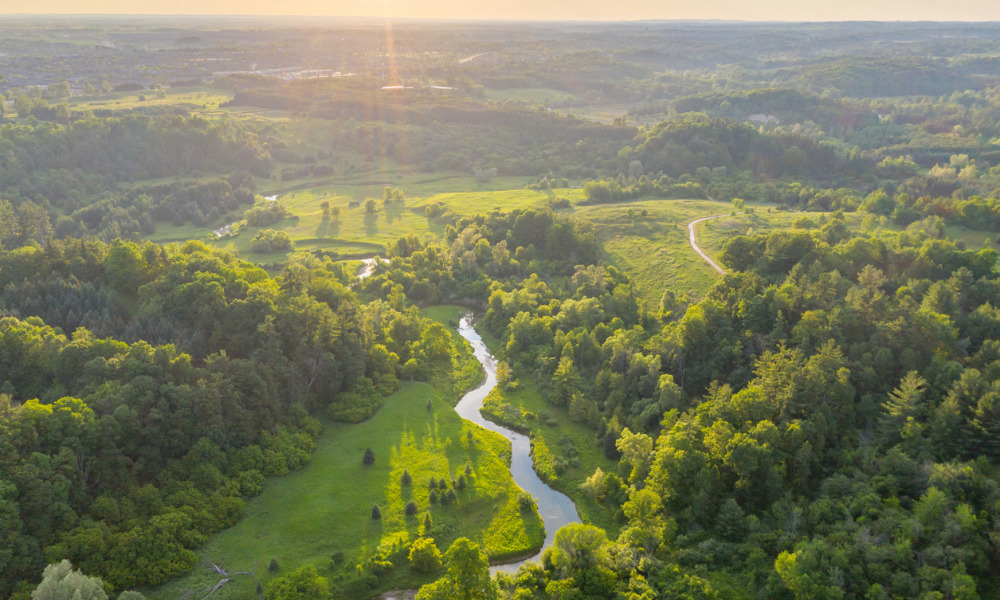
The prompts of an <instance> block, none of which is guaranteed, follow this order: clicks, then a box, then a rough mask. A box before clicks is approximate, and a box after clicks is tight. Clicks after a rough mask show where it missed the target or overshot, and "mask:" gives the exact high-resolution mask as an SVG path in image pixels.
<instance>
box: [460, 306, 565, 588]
mask: <svg viewBox="0 0 1000 600" xmlns="http://www.w3.org/2000/svg"><path fill="white" fill-rule="evenodd" d="M458 332H459V334H461V336H462V337H464V338H465V339H466V340H468V342H469V343H470V344H471V345H472V351H473V353H474V354H475V355H476V359H477V360H478V361H479V362H480V364H482V365H483V369H484V370H485V371H486V380H485V381H483V383H482V384H481V385H480V386H479V387H477V388H476V389H474V390H472V391H470V392H469V393H467V394H466V395H464V396H462V399H461V400H459V402H458V405H456V406H455V411H456V412H457V413H458V414H459V415H461V416H462V418H464V419H467V420H469V421H472V422H473V423H475V424H477V425H479V426H481V427H484V428H486V429H489V430H490V431H495V432H497V433H499V434H500V435H502V436H504V437H505V438H507V439H508V440H510V446H511V458H510V473H511V475H512V476H513V477H514V483H516V484H517V485H519V486H520V487H521V489H522V490H524V491H526V492H528V493H529V494H531V495H532V496H534V498H535V501H536V502H538V514H540V515H541V517H542V521H543V522H544V523H545V544H544V545H543V546H542V548H541V550H539V551H538V552H537V553H536V554H534V555H532V556H529V557H527V558H525V559H522V560H519V561H517V562H511V563H507V564H502V565H492V566H491V567H490V571H491V572H493V573H496V572H497V571H503V572H505V573H514V572H516V571H517V568H518V567H520V566H521V565H522V564H524V563H525V562H528V561H529V560H535V559H537V558H538V556H539V555H540V554H541V553H542V551H543V550H545V549H546V548H548V547H549V546H551V545H552V540H553V539H554V538H555V535H556V530H558V529H559V528H560V527H562V526H563V525H566V524H567V523H579V522H580V515H578V514H577V512H576V505H574V504H573V501H572V500H570V499H569V497H568V496H566V495H565V494H563V493H561V492H557V491H556V490H554V489H552V488H550V487H549V486H548V485H546V484H545V483H544V482H543V481H542V480H541V479H539V478H538V475H537V474H536V473H535V470H534V469H533V468H532V465H531V440H530V439H529V438H528V436H526V435H524V434H521V433H518V432H516V431H512V430H510V429H507V428H506V427H502V426H500V425H497V424H496V423H494V422H493V421H488V420H487V419H486V417H484V416H483V415H482V413H481V412H480V409H481V408H482V407H483V400H485V399H486V396H487V395H489V393H490V392H491V391H492V390H493V388H494V387H496V385H497V364H496V359H495V358H493V356H492V355H491V354H490V352H489V350H487V349H486V344H484V343H483V339H482V338H481V337H480V336H479V334H478V333H476V330H475V329H474V328H473V326H472V317H471V316H469V315H466V316H465V317H463V318H462V321H461V322H460V323H459V326H458Z"/></svg>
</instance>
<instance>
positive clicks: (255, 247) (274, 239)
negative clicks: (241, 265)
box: [250, 229, 292, 254]
mask: <svg viewBox="0 0 1000 600" xmlns="http://www.w3.org/2000/svg"><path fill="white" fill-rule="evenodd" d="M291 249H292V238H291V237H290V236H289V235H288V234H287V233H285V232H284V231H276V230H274V229H261V230H260V231H258V232H257V235H255V236H254V237H253V240H251V242H250V251H251V252H258V253H264V254H266V253H268V252H286V251H288V250H291Z"/></svg>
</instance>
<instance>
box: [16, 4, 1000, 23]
mask: <svg viewBox="0 0 1000 600" xmlns="http://www.w3.org/2000/svg"><path fill="white" fill-rule="evenodd" d="M3 13H7V14H18V13H21V14H23V13H33V14H43V13H55V14H211V15H322V16H365V17H379V18H383V17H397V18H430V19H477V20H478V19H504V20H511V19H512V20H594V21H632V20H646V19H722V20H747V21H775V20H777V21H847V20H852V21H853V20H866V21H867V20H875V21H899V20H902V21H920V20H929V21H1000V0H963V1H962V2H955V3H950V2H942V1H941V0H832V1H830V0H827V1H824V2H811V1H810V0H614V1H608V0H542V1H539V0H487V1H485V2H482V1H478V2H477V1H476V0H277V1H276V0H32V2H12V1H8V0H2V1H0V14H3Z"/></svg>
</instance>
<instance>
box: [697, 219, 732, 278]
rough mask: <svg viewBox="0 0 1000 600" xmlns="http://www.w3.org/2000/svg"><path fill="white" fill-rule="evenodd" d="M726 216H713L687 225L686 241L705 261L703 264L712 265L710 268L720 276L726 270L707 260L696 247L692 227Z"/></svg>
mask: <svg viewBox="0 0 1000 600" xmlns="http://www.w3.org/2000/svg"><path fill="white" fill-rule="evenodd" d="M726 216H728V215H715V216H714V217H702V218H700V219H695V220H694V221H691V222H690V223H688V240H689V241H690V242H691V247H692V248H694V251H695V252H697V253H698V254H700V255H701V257H702V258H704V259H705V262H707V263H708V264H710V265H712V268H713V269H715V270H716V271H718V272H719V273H720V274H722V275H725V274H726V270H725V269H723V268H722V267H720V266H719V265H718V264H716V262H715V261H714V260H712V259H711V258H709V257H708V255H707V254H705V252H704V251H703V250H702V249H701V248H699V247H698V242H697V241H695V239H694V226H695V225H697V224H698V223H701V222H702V221H708V220H711V219H718V218H719V217H726Z"/></svg>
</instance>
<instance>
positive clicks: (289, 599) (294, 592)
mask: <svg viewBox="0 0 1000 600" xmlns="http://www.w3.org/2000/svg"><path fill="white" fill-rule="evenodd" d="M329 594H330V585H329V584H328V583H327V581H326V578H325V577H320V576H319V573H317V572H316V566H315V565H305V566H303V567H299V568H298V569H296V570H295V571H293V572H291V573H289V574H287V575H282V576H281V577H276V578H274V579H272V580H271V582H270V583H268V584H267V592H266V597H267V599H268V600H306V599H312V598H326V597H327V596H328V595H329Z"/></svg>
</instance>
